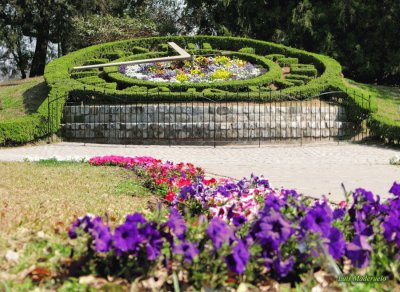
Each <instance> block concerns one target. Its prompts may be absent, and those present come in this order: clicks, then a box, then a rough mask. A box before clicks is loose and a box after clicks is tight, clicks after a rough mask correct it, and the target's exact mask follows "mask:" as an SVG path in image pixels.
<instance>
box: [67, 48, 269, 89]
mask: <svg viewBox="0 0 400 292" xmlns="http://www.w3.org/2000/svg"><path fill="white" fill-rule="evenodd" d="M168 45H169V46H170V47H171V48H172V49H173V50H174V51H176V52H177V53H178V55H176V56H170V57H159V58H151V59H141V60H133V61H125V62H113V63H105V64H96V65H86V66H78V67H74V68H73V69H74V70H84V69H94V68H104V67H115V66H119V72H120V73H121V74H123V75H125V76H126V77H130V78H133V79H139V80H146V81H150V82H173V83H188V82H194V83H200V82H206V83H212V82H216V81H230V80H246V79H250V78H254V77H257V76H259V75H261V74H262V73H264V72H266V71H267V70H266V69H265V68H263V67H262V66H255V65H253V64H252V63H250V62H248V61H245V60H242V59H240V58H238V57H234V58H230V57H229V56H226V55H222V54H215V55H214V56H206V55H201V56H197V57H196V56H195V55H191V54H189V53H188V52H186V51H185V50H184V49H183V48H181V47H180V46H178V45H177V44H176V43H174V42H168Z"/></svg>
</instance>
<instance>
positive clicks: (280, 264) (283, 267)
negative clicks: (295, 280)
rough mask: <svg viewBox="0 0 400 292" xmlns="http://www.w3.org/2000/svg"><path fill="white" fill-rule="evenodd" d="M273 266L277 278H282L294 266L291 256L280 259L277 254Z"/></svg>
mask: <svg viewBox="0 0 400 292" xmlns="http://www.w3.org/2000/svg"><path fill="white" fill-rule="evenodd" d="M273 266H274V268H275V271H276V273H277V276H278V278H284V277H286V276H287V275H288V274H289V272H290V271H291V270H292V269H293V266H294V260H293V257H292V256H291V257H290V258H288V259H287V260H285V261H282V260H281V258H280V256H279V257H278V258H277V259H275V260H274V262H273Z"/></svg>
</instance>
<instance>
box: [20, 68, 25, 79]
mask: <svg viewBox="0 0 400 292" xmlns="http://www.w3.org/2000/svg"><path fill="white" fill-rule="evenodd" d="M20 71H21V79H25V78H26V73H25V70H21V69H20Z"/></svg>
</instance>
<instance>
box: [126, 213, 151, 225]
mask: <svg viewBox="0 0 400 292" xmlns="http://www.w3.org/2000/svg"><path fill="white" fill-rule="evenodd" d="M146 222H147V220H146V219H145V218H144V217H143V216H142V214H140V213H138V212H136V213H134V214H133V215H132V214H131V215H128V216H126V219H125V223H128V224H136V223H141V224H144V223H146Z"/></svg>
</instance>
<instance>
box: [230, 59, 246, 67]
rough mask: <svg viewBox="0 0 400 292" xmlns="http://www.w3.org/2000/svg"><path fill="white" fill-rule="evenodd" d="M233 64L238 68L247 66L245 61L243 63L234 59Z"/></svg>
mask: <svg viewBox="0 0 400 292" xmlns="http://www.w3.org/2000/svg"><path fill="white" fill-rule="evenodd" d="M233 62H234V63H235V64H236V65H238V66H239V67H244V66H246V64H247V61H243V60H240V59H234V60H233Z"/></svg>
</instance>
